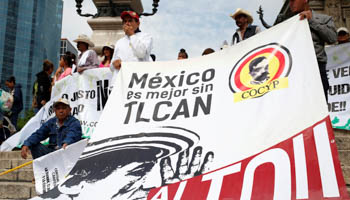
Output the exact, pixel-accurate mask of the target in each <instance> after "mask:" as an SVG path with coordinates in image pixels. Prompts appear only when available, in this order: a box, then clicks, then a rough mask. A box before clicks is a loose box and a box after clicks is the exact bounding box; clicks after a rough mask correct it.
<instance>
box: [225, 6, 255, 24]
mask: <svg viewBox="0 0 350 200" xmlns="http://www.w3.org/2000/svg"><path fill="white" fill-rule="evenodd" d="M238 15H245V16H247V18H248V23H249V24H251V23H253V16H252V15H251V14H250V13H249V12H248V11H246V10H243V9H242V8H238V9H237V10H236V12H235V13H233V14H231V15H230V16H231V17H232V18H233V19H236V17H237V16H238Z"/></svg>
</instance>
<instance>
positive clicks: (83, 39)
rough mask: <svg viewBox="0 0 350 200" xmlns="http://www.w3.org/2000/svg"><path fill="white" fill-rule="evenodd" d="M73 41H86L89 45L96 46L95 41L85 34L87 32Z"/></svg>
mask: <svg viewBox="0 0 350 200" xmlns="http://www.w3.org/2000/svg"><path fill="white" fill-rule="evenodd" d="M73 42H77V43H78V42H84V43H86V44H88V45H89V47H94V46H95V44H94V43H93V42H92V41H91V40H90V38H89V37H88V36H87V35H85V34H81V35H79V36H78V38H77V39H75V40H73Z"/></svg>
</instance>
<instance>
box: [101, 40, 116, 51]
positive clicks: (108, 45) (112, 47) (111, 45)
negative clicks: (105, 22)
mask: <svg viewBox="0 0 350 200" xmlns="http://www.w3.org/2000/svg"><path fill="white" fill-rule="evenodd" d="M106 47H108V48H110V49H113V50H114V45H113V44H111V43H109V42H108V43H107V44H105V45H103V47H102V51H103V49H104V48H106Z"/></svg>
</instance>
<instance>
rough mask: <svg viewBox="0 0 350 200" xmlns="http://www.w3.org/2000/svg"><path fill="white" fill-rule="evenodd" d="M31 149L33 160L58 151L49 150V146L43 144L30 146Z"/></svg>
mask: <svg viewBox="0 0 350 200" xmlns="http://www.w3.org/2000/svg"><path fill="white" fill-rule="evenodd" d="M29 149H30V152H31V153H32V156H33V159H37V158H39V157H41V156H44V155H46V154H49V153H51V152H54V151H56V149H53V148H49V147H48V146H45V145H43V144H41V143H39V144H37V145H33V146H30V147H29Z"/></svg>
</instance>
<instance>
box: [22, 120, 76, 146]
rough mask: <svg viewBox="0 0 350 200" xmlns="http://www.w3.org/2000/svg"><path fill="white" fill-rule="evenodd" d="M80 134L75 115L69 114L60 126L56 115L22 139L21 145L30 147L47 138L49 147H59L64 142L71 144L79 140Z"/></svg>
mask: <svg viewBox="0 0 350 200" xmlns="http://www.w3.org/2000/svg"><path fill="white" fill-rule="evenodd" d="M81 136H82V131H81V125H80V122H79V120H77V119H76V118H75V117H73V116H71V115H69V116H68V117H67V119H66V120H65V121H64V123H63V125H62V126H61V127H59V125H58V121H57V117H53V118H52V119H50V120H48V121H47V122H45V123H44V124H43V125H42V126H41V127H40V128H39V129H38V130H37V131H35V132H34V133H33V134H32V135H31V136H30V137H29V138H28V139H27V140H26V141H24V143H23V145H25V146H28V147H30V146H33V145H37V144H39V143H40V142H41V141H43V140H45V139H47V138H49V147H50V148H53V149H59V148H61V147H62V145H63V144H64V143H67V144H72V143H74V142H77V141H79V140H81Z"/></svg>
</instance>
